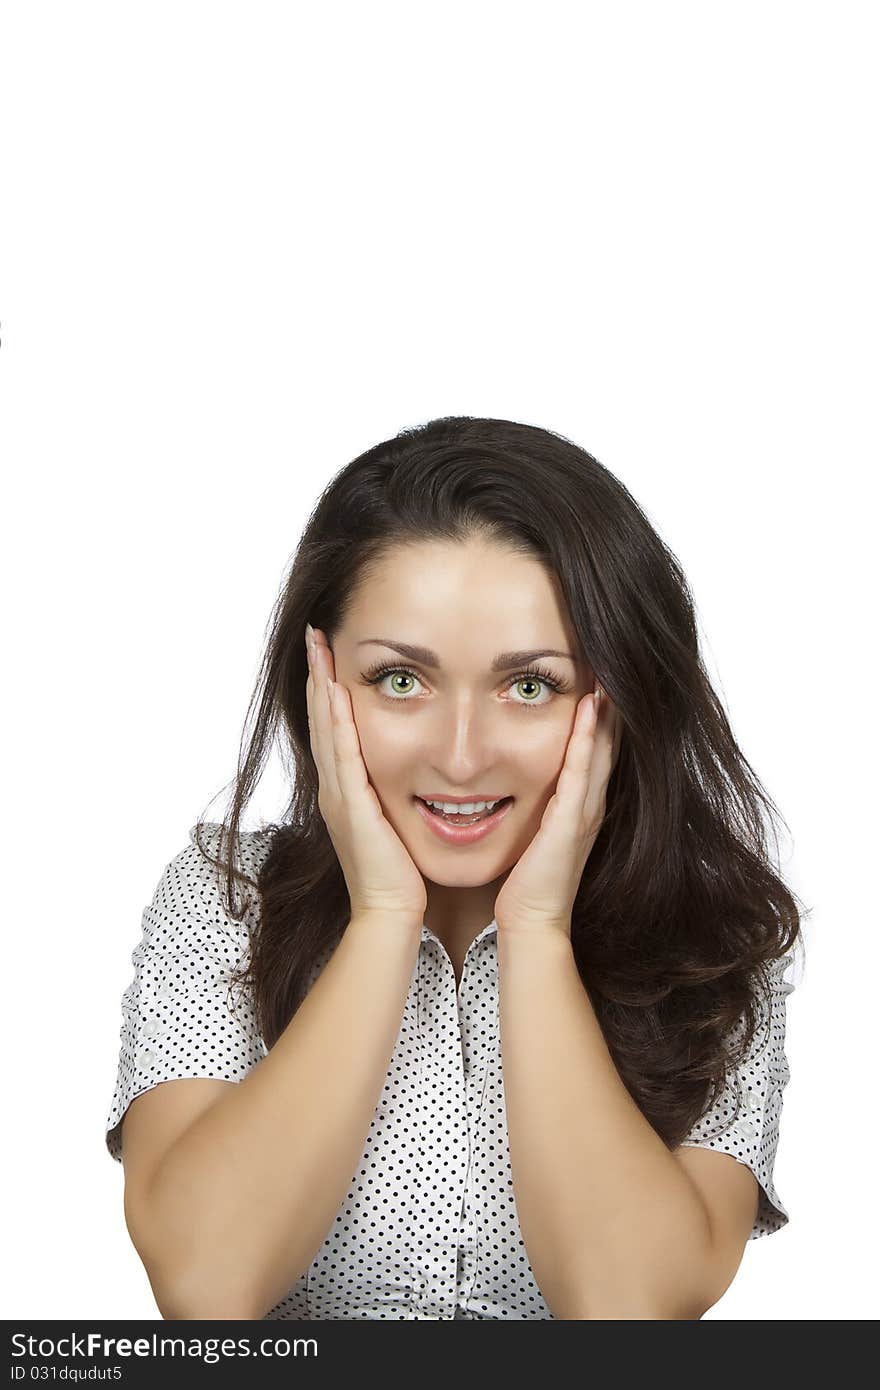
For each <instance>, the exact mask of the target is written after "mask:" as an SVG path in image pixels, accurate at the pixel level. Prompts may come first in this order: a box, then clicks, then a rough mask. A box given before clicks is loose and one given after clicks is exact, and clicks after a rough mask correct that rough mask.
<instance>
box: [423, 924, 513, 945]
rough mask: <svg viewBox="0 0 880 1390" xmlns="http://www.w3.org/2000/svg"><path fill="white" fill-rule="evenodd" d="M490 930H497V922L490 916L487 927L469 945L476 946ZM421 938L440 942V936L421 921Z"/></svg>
mask: <svg viewBox="0 0 880 1390" xmlns="http://www.w3.org/2000/svg"><path fill="white" fill-rule="evenodd" d="M492 932H495V933H496V934H497V932H498V923H497V922H496V921H495V918H494V917H493V918H492V921H491V922H490V923H489V925H488V926H487V927H484V928H483V930H482V931H481V932H480V934H479V935H478V936H475V937H474V939H473V941H472V942H471V945H472V946H476V944H477V942H478V941H482V940H483V937H484V936H491V934H492ZM422 940H423V941H436V942H437V945H438V946H439V945H440V944H441V943H440V938H439V937H438V936H436V935H435V934H434V932H432V931H431V928H430V927H426V926H425V925H424V923H422ZM468 949H470V948H468Z"/></svg>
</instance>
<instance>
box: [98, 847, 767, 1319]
mask: <svg viewBox="0 0 880 1390" xmlns="http://www.w3.org/2000/svg"><path fill="white" fill-rule="evenodd" d="M212 836H213V841H212V838H211V837H212ZM206 838H207V840H208V843H209V844H210V845H211V848H212V850H214V852H216V846H217V844H218V843H219V827H218V826H216V825H213V826H211V827H209V833H208V835H207V837H206ZM268 848H269V837H268V835H267V834H266V832H264V831H251V832H249V833H244V834H243V835H242V867H243V868H245V869H246V870H247V871H248V872H249V873H250V874H251V875H255V874H256V872H257V870H258V868H259V864H260V863H261V861H262V858H263V857H264V856H265V854H266V853H267V852H268ZM245 891H246V890H245ZM258 911H259V906H258V904H257V903H252V905H251V907H250V908H249V909H248V912H247V914H246V916H245V919H244V921H243V922H242V923H238V922H235V921H233V920H232V919H231V918H229V917H228V916H227V914H226V912H225V910H224V907H223V905H222V901H221V896H220V888H219V885H218V883H217V877H216V874H215V871H214V870H213V869H212V867H211V865H210V864H208V863H207V861H206V860H205V859H204V858H203V857H202V855H201V854H200V852H199V850H198V848H197V847H196V844H195V827H193V829H192V830H190V844H189V845H188V846H187V847H186V848H185V849H184V850H182V851H181V853H180V854H178V855H177V856H176V858H174V859H173V860H172V861H171V863H170V864H168V866H167V867H166V869H165V871H164V873H163V874H162V877H161V879H160V881H159V885H158V887H157V889H156V892H155V895H154V897H153V901H152V903H151V904H150V906H149V907H147V908H146V910H145V912H144V915H143V935H142V939H141V942H140V944H139V945H138V946H137V948H136V949H135V951H134V953H133V955H132V963H133V965H134V967H135V977H134V979H133V980H132V982H131V984H130V985H129V987H128V989H127V990H126V991H125V994H124V995H123V998H122V1014H123V1023H122V1030H121V1034H120V1037H121V1048H120V1054H119V1066H118V1075H117V1081H116V1089H115V1092H114V1095H113V1101H112V1104H111V1107H110V1113H109V1116H108V1119H107V1123H106V1143H107V1148H108V1150H109V1152H110V1154H111V1155H112V1157H113V1158H115V1159H116V1160H121V1143H120V1122H121V1120H122V1118H123V1116H124V1114H125V1111H126V1109H127V1107H128V1105H129V1104H130V1102H131V1101H132V1100H133V1099H134V1097H135V1096H137V1095H140V1094H141V1093H142V1092H144V1091H146V1090H149V1089H150V1088H151V1087H153V1086H156V1085H158V1084H159V1083H160V1082H162V1081H169V1080H172V1079H175V1078H181V1077H212V1078H216V1079H220V1080H225V1081H240V1080H242V1078H243V1077H245V1076H246V1075H247V1074H248V1072H249V1071H251V1070H252V1068H253V1067H255V1066H256V1065H257V1063H258V1062H259V1061H260V1059H261V1058H262V1057H264V1056H265V1055H266V1048H265V1045H264V1043H263V1041H262V1038H261V1037H260V1036H259V1032H258V1029H257V1026H256V1021H255V1016H254V1013H253V1010H252V1007H251V1005H250V1003H249V1001H248V999H247V996H246V995H243V993H242V991H240V990H236V991H234V992H233V995H232V996H231V997H227V983H228V973H229V970H230V969H231V968H232V967H233V966H235V965H237V964H238V963H239V962H240V961H241V960H243V958H244V957H243V953H244V952H245V951H246V950H247V949H248V940H249V938H248V927H249V925H253V923H254V920H255V916H254V914H256V913H258ZM327 959H329V951H328V952H327V953H326V954H325V956H324V957H323V958H322V959H321V960H320V961H319V962H318V963H317V965H316V967H315V969H314V971H313V974H312V977H311V978H312V980H314V979H316V978H317V975H318V973H319V972H320V970H321V969H322V968H323V965H324V964H325V963H326V960H327ZM790 959H791V958H790V957H786V958H785V959H784V960H783V961H782V962H780V963H778V965H777V967H776V969H775V972H774V977H773V982H774V987H773V994H772V1001H773V1004H772V1010H771V1019H770V1025H771V1026H770V1035H769V1041H767V1040H766V1038H765V1037H764V1035H763V1030H762V1029H759V1032H758V1035H757V1037H756V1040H755V1043H754V1045H753V1047H752V1049H751V1050H750V1053H749V1056H748V1058H747V1059H746V1061H745V1062H744V1064H743V1065H742V1067H740V1068H739V1070H738V1071H737V1072H736V1074H735V1075H734V1076H732V1077H731V1078H729V1081H728V1086H727V1089H726V1091H725V1094H724V1096H723V1097H722V1098H721V1100H720V1101H719V1103H718V1104H717V1105H716V1106H715V1107H714V1108H713V1109H712V1110H711V1111H710V1113H709V1114H708V1115H706V1116H705V1117H704V1118H703V1119H702V1120H701V1121H700V1122H699V1123H698V1124H697V1125H695V1126H694V1128H693V1130H692V1131H691V1133H690V1134H689V1135H688V1137H687V1138H686V1139H685V1141H684V1142H685V1144H688V1145H690V1146H696V1147H708V1148H713V1149H716V1150H718V1151H719V1152H722V1153H730V1154H732V1155H733V1156H734V1157H735V1158H736V1159H737V1160H738V1162H740V1163H744V1164H745V1165H746V1166H747V1167H749V1168H750V1169H751V1170H752V1172H753V1173H754V1174H755V1176H756V1178H757V1180H758V1182H759V1184H760V1188H761V1200H760V1208H759V1211H758V1215H757V1218H756V1221H755V1225H754V1227H753V1229H752V1232H751V1236H750V1239H755V1238H756V1237H758V1236H761V1235H767V1234H770V1233H771V1232H773V1231H775V1230H778V1229H779V1228H780V1227H781V1226H783V1225H784V1224H785V1223H786V1222H787V1221H788V1213H787V1212H786V1210H785V1208H784V1207H783V1205H782V1203H781V1202H780V1200H779V1197H778V1195H777V1193H776V1191H775V1188H774V1186H773V1162H774V1158H775V1153H776V1145H777V1138H778V1128H779V1116H780V1112H781V1108H782V1090H783V1087H784V1086H785V1084H786V1082H787V1081H788V1079H789V1071H788V1065H787V1062H786V1058H785V1053H784V1038H785V996H786V995H787V994H788V993H789V992H790V991H791V989H792V988H793V986H792V985H790V984H785V983H784V982H783V980H782V971H783V970H784V968H785V966H786V965H787V963H788V962H789V961H790ZM765 1042H766V1046H763V1044H764V1043H765ZM737 1084H738V1085H739V1087H740V1088H741V1090H742V1092H743V1095H744V1105H743V1109H742V1110H741V1113H740V1116H739V1118H738V1119H737V1120H736V1122H735V1123H731V1120H732V1117H733V1114H734V1111H735V1108H736V1104H735V1101H736V1086H737ZM266 1316H267V1318H268V1319H308V1318H316V1319H323V1318H342V1319H360V1318H366V1319H377V1318H391V1319H470V1320H479V1319H499V1318H507V1319H518V1320H528V1319H534V1318H541V1319H549V1318H552V1316H553V1315H552V1313H551V1312H550V1310H549V1308H548V1306H547V1304H546V1303H545V1302H544V1299H543V1298H542V1296H541V1293H540V1291H539V1289H538V1287H537V1284H536V1283H535V1279H534V1275H533V1274H532V1270H531V1268H530V1266H529V1261H528V1256H527V1254H526V1249H525V1245H524V1243H523V1239H522V1235H521V1233H520V1228H519V1223H518V1220H517V1214H516V1204H515V1200H514V1192H513V1184H512V1180H511V1169H510V1155H509V1150H508V1144H507V1122H506V1115H505V1108H504V1088H503V1084H502V1072H501V1045H500V1034H499V1023H498V966H497V956H496V924H495V922H494V921H492V922H490V923H489V925H488V926H486V927H485V928H484V929H483V931H481V932H480V934H479V935H478V936H477V938H476V940H475V941H473V942H472V943H471V945H470V947H469V949H468V952H467V956H466V958H465V962H464V968H463V971H462V976H461V983H460V986H459V987H458V989H456V982H455V974H454V971H453V967H452V962H451V961H450V959H449V956H448V955H447V953H446V951H445V949H444V947H443V946H442V944H441V943H440V941H439V940H438V938H437V937H436V936H435V935H434V934H433V932H431V931H430V929H429V928H427V927H424V926H423V928H422V939H421V945H420V948H419V955H418V960H417V962H416V965H415V968H414V971H413V978H412V983H411V986H410V991H409V995H408V997H407V1000H406V1003H405V1006H404V1011H403V1015H402V1019H401V1026H400V1032H399V1035H398V1038H397V1041H396V1044H395V1049H394V1053H393V1055H392V1058H391V1063H390V1066H389V1069H388V1074H387V1078H386V1081H385V1084H384V1086H383V1089H382V1092H381V1095H380V1097H379V1102H378V1105H377V1107H376V1111H375V1113H374V1116H373V1119H372V1121H371V1124H370V1129H369V1132H368V1134H367V1136H366V1142H365V1145H364V1150H363V1153H362V1156H361V1158H360V1160H359V1162H358V1164H357V1169H356V1171H355V1173H354V1174H353V1176H352V1182H351V1187H350V1189H349V1192H348V1193H347V1195H346V1197H345V1199H344V1200H343V1202H342V1204H341V1206H340V1208H339V1211H338V1213H337V1215H336V1217H335V1219H334V1221H333V1223H332V1226H331V1228H330V1230H329V1232H328V1234H327V1237H326V1239H325V1241H324V1244H323V1246H322V1247H321V1248H320V1250H318V1252H317V1254H316V1255H315V1258H314V1260H313V1261H312V1264H311V1266H310V1267H309V1269H308V1270H307V1272H306V1273H305V1274H304V1275H303V1277H302V1278H301V1279H300V1280H298V1281H297V1283H296V1284H295V1285H294V1286H293V1287H292V1288H291V1289H290V1290H289V1291H288V1293H287V1294H286V1295H285V1297H284V1298H283V1299H281V1300H280V1301H279V1302H278V1303H277V1304H276V1305H275V1307H274V1308H272V1309H271V1310H270V1311H269V1312H268V1313H267V1315H266Z"/></svg>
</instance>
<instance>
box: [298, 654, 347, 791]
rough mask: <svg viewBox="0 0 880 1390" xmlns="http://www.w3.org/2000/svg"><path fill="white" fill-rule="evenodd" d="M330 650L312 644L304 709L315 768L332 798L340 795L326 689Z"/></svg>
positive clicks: (320, 781) (320, 782)
mask: <svg viewBox="0 0 880 1390" xmlns="http://www.w3.org/2000/svg"><path fill="white" fill-rule="evenodd" d="M328 651H329V648H326V647H325V646H323V645H322V644H321V643H320V642H319V641H316V642H315V647H314V652H313V653H312V654H311V656H310V657H309V678H308V680H307V681H306V707H307V709H308V713H309V741H310V743H311V746H312V757H313V758H314V759H315V766H316V767H317V769H318V780H319V784H320V786H321V787H323V788H324V790H325V791H326V792H327V794H328V795H329V796H331V797H338V796H339V782H338V779H337V776H336V760H335V758H334V756H333V725H332V720H331V717H330V697H329V692H328V689H327V674H326V670H327V659H326V657H325V652H328Z"/></svg>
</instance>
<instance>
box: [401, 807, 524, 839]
mask: <svg viewBox="0 0 880 1390" xmlns="http://www.w3.org/2000/svg"><path fill="white" fill-rule="evenodd" d="M413 800H414V801H415V803H416V806H417V807H418V811H419V815H420V816H421V817H422V820H423V821H424V822H425V824H426V825H427V826H428V828H429V830H433V832H434V834H435V835H436V836H437V837H438V839H440V840H444V841H445V842H446V844H448V845H470V844H473V843H474V841H475V840H482V839H484V838H485V836H486V835H491V833H492V831H493V830H494V829H495V827H496V826H497V825H500V824H501V822H502V821H503V820H504V817H505V816H506V815H507V812H508V811H509V810H510V808H511V806H512V805H513V802H514V798H513V797H509V798H508V799H507V800H506V801H503V802H502V803H501V805H500V806H498V807H496V809H495V810H494V811H493V812H492V814H491V816H484V817H483V818H482V820H478V821H474V823H473V825H453V824H452V822H451V821H448V820H444V819H443V817H442V816H436V815H435V814H434V812H433V811H432V810H431V808H430V806H427V805H426V804H425V802H424V801H422V800H421V798H420V797H417V796H415V797H413Z"/></svg>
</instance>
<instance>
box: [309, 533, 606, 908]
mask: <svg viewBox="0 0 880 1390" xmlns="http://www.w3.org/2000/svg"><path fill="white" fill-rule="evenodd" d="M402 644H409V645H410V646H418V647H421V648H424V649H427V651H428V652H429V653H431V654H432V655H430V656H428V657H426V656H423V657H422V659H419V660H413V659H411V658H410V657H408V656H405V655H403V654H402V653H401V652H400V651H399V650H395V647H396V646H397V645H402ZM332 646H333V656H334V661H335V666H336V679H337V680H339V681H340V682H341V683H342V684H343V685H344V686H345V687H346V688H347V690H348V691H349V692H350V695H351V702H352V708H353V710H354V717H355V722H356V724H357V729H358V734H359V737H360V745H361V752H362V754H363V758H364V762H365V765H366V768H367V773H368V776H369V778H370V782H371V783H372V785H373V787H374V789H375V791H376V795H377V796H378V798H379V801H380V803H381V805H382V810H383V812H384V814H385V816H386V818H387V819H388V820H389V821H390V823H391V824H392V826H393V827H394V829H395V831H396V832H397V834H398V836H399V837H400V839H401V840H402V841H403V843H404V844H405V845H406V848H407V850H408V851H409V854H410V856H411V857H412V859H413V861H414V862H415V864H416V866H417V868H418V869H419V871H420V872H421V873H422V875H423V877H424V878H425V879H426V880H428V881H429V882H432V883H435V884H444V885H447V886H450V887H459V888H466V887H476V886H479V885H485V884H489V883H492V882H494V881H495V880H496V879H498V878H499V876H500V875H502V874H504V873H506V872H507V871H508V870H510V869H511V868H512V867H513V865H514V864H515V863H516V861H517V860H518V859H519V857H520V856H521V855H522V854H523V853H524V852H525V850H526V849H527V848H528V846H529V844H530V843H531V841H532V839H533V838H534V837H535V835H536V834H537V832H538V830H539V828H540V825H541V818H542V816H543V814H544V810H545V808H546V806H547V803H548V801H549V800H550V798H551V796H552V795H553V793H554V792H555V790H556V782H557V778H558V776H559V773H560V771H561V769H562V764H563V761H564V758H565V750H566V745H567V742H568V739H569V735H570V733H571V730H572V726H573V724H574V718H575V713H576V710H577V704H578V701H579V700H580V699H581V697H582V696H583V695H584V694H586V692H587V691H589V690H592V689H593V684H594V678H593V672H592V670H591V669H590V667H589V666H588V665H586V664H585V663H583V662H582V661H581V659H580V657H579V653H578V652H577V650H576V646H575V641H574V635H573V632H572V630H571V626H570V624H569V621H568V617H567V613H566V612H565V607H564V601H563V599H562V597H561V594H560V593H559V591H558V587H557V584H556V582H555V580H551V579H550V578H549V577H548V575H547V573H546V571H545V570H544V569H543V567H542V566H541V565H540V564H539V563H538V562H537V561H536V560H533V559H531V558H528V557H525V556H523V555H518V554H514V553H512V552H510V551H508V550H506V549H504V548H503V547H502V546H500V545H497V544H493V543H491V542H487V541H485V540H480V541H469V542H467V543H466V544H459V543H455V542H445V541H444V542H438V541H427V542H424V543H422V544H420V545H414V546H400V547H398V548H397V549H396V550H395V551H394V552H393V553H392V554H391V555H390V556H389V557H388V558H387V559H386V562H385V564H384V565H383V567H382V569H381V570H380V571H378V572H377V573H376V574H374V575H373V576H372V577H371V578H369V579H367V580H365V581H364V583H363V584H362V586H361V587H360V588H359V590H358V592H357V594H356V595H355V598H354V601H353V604H352V607H351V609H350V611H349V614H348V616H347V619H346V622H345V625H344V627H343V628H341V629H340V630H339V631H338V632H337V633H336V634H335V637H334V640H333V643H332ZM550 650H553V651H556V652H564V653H570V656H571V657H575V658H576V659H575V660H571V659H570V657H569V656H558V655H541V656H539V657H536V658H535V659H534V660H523V659H518V660H516V661H515V662H514V664H513V665H512V666H511V667H510V669H509V670H493V662H495V661H496V659H497V658H498V657H499V656H501V655H502V654H503V653H517V652H519V653H522V652H540V653H546V652H547V651H550ZM377 664H378V665H387V666H388V667H389V668H392V669H390V670H389V672H388V673H386V674H385V675H384V676H383V677H382V678H381V679H380V680H379V681H378V683H376V684H372V685H371V684H369V682H368V677H369V672H370V668H371V667H375V666H376V665H377ZM507 664H508V663H507V661H505V665H507ZM538 666H540V667H543V668H544V670H545V672H546V673H547V674H549V675H550V676H551V677H552V679H553V680H554V681H556V682H558V684H559V686H560V690H559V691H558V692H556V691H554V690H553V689H552V687H551V685H549V684H547V683H545V681H544V680H543V679H541V678H539V677H538V676H537V675H535V674H531V672H534V671H535V669H536V667H538ZM417 796H419V797H429V798H438V799H443V797H444V796H446V797H454V798H473V800H475V801H478V800H487V799H491V798H496V797H499V798H500V797H513V804H512V806H511V807H510V809H509V810H508V811H507V814H506V815H505V816H504V818H503V819H502V820H501V821H500V822H499V823H498V824H497V825H496V826H495V828H494V829H493V830H492V831H491V832H490V833H489V834H488V835H485V836H484V837H483V838H482V839H479V840H477V841H475V842H474V843H470V844H466V845H463V844H456V845H452V844H449V843H447V842H446V841H444V840H443V839H441V838H440V837H438V835H437V834H435V832H434V831H433V830H432V829H431V828H430V826H429V825H428V824H426V821H425V819H424V818H423V816H422V813H421V811H420V810H419V808H418V806H417V804H416V800H415V798H416V797H417Z"/></svg>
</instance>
